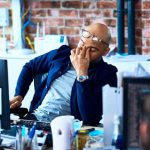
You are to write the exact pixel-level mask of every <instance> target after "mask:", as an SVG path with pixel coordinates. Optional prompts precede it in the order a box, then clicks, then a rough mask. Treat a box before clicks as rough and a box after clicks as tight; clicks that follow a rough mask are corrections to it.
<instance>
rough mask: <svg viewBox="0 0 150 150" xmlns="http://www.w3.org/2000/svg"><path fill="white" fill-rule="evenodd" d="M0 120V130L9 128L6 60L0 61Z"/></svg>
mask: <svg viewBox="0 0 150 150" xmlns="http://www.w3.org/2000/svg"><path fill="white" fill-rule="evenodd" d="M0 120H1V128H2V129H9V128H10V107H9V92H8V71H7V60H0Z"/></svg>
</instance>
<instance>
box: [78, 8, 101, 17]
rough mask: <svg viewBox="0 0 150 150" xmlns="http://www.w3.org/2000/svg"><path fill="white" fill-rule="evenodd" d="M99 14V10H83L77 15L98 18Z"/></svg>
mask: <svg viewBox="0 0 150 150" xmlns="http://www.w3.org/2000/svg"><path fill="white" fill-rule="evenodd" d="M100 14H101V11H100V10H84V11H80V12H79V15H80V17H81V18H82V17H84V18H85V17H86V18H90V17H96V16H99V15H100Z"/></svg>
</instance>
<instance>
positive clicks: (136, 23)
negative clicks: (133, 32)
mask: <svg viewBox="0 0 150 150" xmlns="http://www.w3.org/2000/svg"><path fill="white" fill-rule="evenodd" d="M135 28H141V30H142V20H140V19H138V18H136V19H135Z"/></svg>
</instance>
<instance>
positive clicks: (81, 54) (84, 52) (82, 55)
mask: <svg viewBox="0 0 150 150" xmlns="http://www.w3.org/2000/svg"><path fill="white" fill-rule="evenodd" d="M85 55H86V46H83V47H82V51H81V52H80V57H81V58H85Z"/></svg>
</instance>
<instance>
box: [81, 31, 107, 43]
mask: <svg viewBox="0 0 150 150" xmlns="http://www.w3.org/2000/svg"><path fill="white" fill-rule="evenodd" d="M83 32H87V33H88V36H84V34H83ZM81 35H82V37H84V38H90V37H91V38H92V40H93V41H97V42H99V43H104V44H105V45H107V46H108V45H109V44H108V43H107V42H105V41H104V40H102V39H101V38H99V37H97V36H96V35H93V34H91V33H90V32H89V31H88V30H85V29H81ZM95 39H96V40H95Z"/></svg>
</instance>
